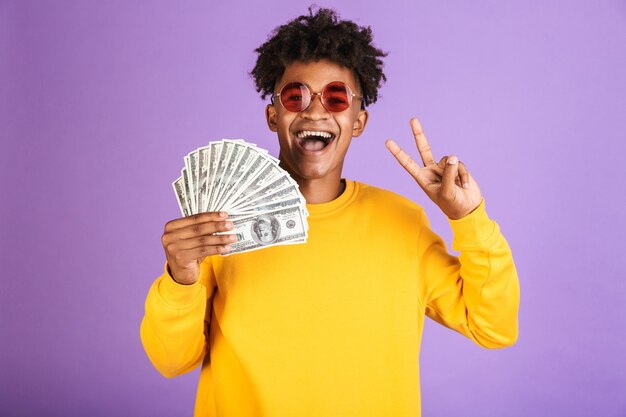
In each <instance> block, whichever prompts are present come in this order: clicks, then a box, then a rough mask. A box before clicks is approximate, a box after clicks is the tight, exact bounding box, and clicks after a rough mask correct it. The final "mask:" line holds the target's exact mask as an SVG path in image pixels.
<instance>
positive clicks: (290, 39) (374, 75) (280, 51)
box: [250, 6, 387, 107]
mask: <svg viewBox="0 0 626 417" xmlns="http://www.w3.org/2000/svg"><path fill="white" fill-rule="evenodd" d="M255 52H257V53H258V58H257V61H256V65H255V66H254V69H253V70H252V71H251V72H250V75H251V77H252V78H253V79H254V82H255V84H256V91H257V92H259V93H261V98H262V99H265V98H266V97H268V96H270V97H271V96H272V95H273V94H274V87H275V84H276V82H277V81H278V79H279V78H280V77H281V76H282V75H283V73H284V72H285V68H286V67H287V66H288V65H289V64H291V63H292V62H294V61H302V62H311V61H313V62H316V61H319V60H321V59H328V60H330V61H332V62H335V63H337V64H339V65H341V66H344V67H346V68H348V69H350V70H352V71H353V72H354V74H355V75H356V77H357V81H358V82H359V83H360V86H361V90H362V96H363V102H362V105H363V107H364V106H367V105H370V104H372V103H375V102H376V100H377V99H378V89H379V88H380V86H381V85H382V83H383V82H385V81H386V80H387V77H385V74H384V73H383V69H382V68H383V61H382V58H384V57H385V56H387V53H386V52H383V51H382V50H380V49H377V48H375V47H374V46H373V45H372V29H371V28H370V27H369V26H368V27H361V26H358V25H357V24H355V23H354V22H351V21H348V20H339V17H338V15H337V13H336V12H335V11H334V10H332V9H325V8H320V9H319V10H317V12H315V13H314V8H313V6H311V7H309V14H308V15H302V16H300V17H297V18H295V19H294V20H292V21H290V22H288V23H287V24H285V25H282V26H279V27H277V28H276V29H274V31H273V32H272V33H271V35H270V37H269V39H268V40H267V41H266V42H265V43H264V44H263V45H261V46H260V47H258V48H257V49H255Z"/></svg>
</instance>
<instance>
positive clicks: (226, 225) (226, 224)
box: [224, 222, 233, 229]
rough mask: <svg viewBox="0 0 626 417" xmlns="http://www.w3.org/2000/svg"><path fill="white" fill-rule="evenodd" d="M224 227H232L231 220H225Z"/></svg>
mask: <svg viewBox="0 0 626 417" xmlns="http://www.w3.org/2000/svg"><path fill="white" fill-rule="evenodd" d="M224 227H225V228H227V229H232V228H233V224H232V222H226V223H224Z"/></svg>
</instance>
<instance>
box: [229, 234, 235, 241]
mask: <svg viewBox="0 0 626 417" xmlns="http://www.w3.org/2000/svg"><path fill="white" fill-rule="evenodd" d="M228 240H230V241H231V242H235V241H236V240H237V236H236V235H230V236H229V237H228Z"/></svg>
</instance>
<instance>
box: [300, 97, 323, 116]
mask: <svg viewBox="0 0 626 417" xmlns="http://www.w3.org/2000/svg"><path fill="white" fill-rule="evenodd" d="M300 115H301V116H302V117H303V118H305V119H308V120H325V119H328V118H329V117H330V112H329V111H328V110H326V107H324V104H322V93H312V94H311V102H310V103H309V107H307V108H306V109H304V110H302V111H301V112H300Z"/></svg>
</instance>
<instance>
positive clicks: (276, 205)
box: [172, 139, 309, 254]
mask: <svg viewBox="0 0 626 417" xmlns="http://www.w3.org/2000/svg"><path fill="white" fill-rule="evenodd" d="M172 185H173V187H174V192H175V193H176V197H177V199H178V205H179V207H180V211H181V213H182V214H183V216H191V215H194V214H197V213H203V212H215V211H225V212H227V213H228V218H229V220H231V221H232V222H233V224H234V226H235V227H234V229H233V230H232V231H231V232H228V233H234V234H236V235H237V242H235V243H233V244H231V247H232V251H231V252H230V253H229V254H233V253H239V252H246V251H251V250H255V249H262V248H266V247H269V246H275V245H288V244H294V243H304V242H306V239H307V230H308V224H307V220H306V218H307V216H308V214H309V213H308V212H307V210H306V201H305V199H304V197H303V196H302V194H300V190H299V188H298V184H297V183H296V182H295V181H294V180H293V178H291V176H290V175H289V174H288V173H287V172H286V171H285V170H284V169H282V168H281V167H279V166H278V160H277V159H276V158H274V157H273V156H271V155H270V154H268V152H267V151H266V150H264V149H261V148H258V147H256V145H254V144H251V143H248V142H245V141H244V140H241V139H235V140H230V139H222V140H221V141H215V142H210V143H209V144H208V145H207V146H205V147H202V148H199V149H196V150H195V151H193V152H191V153H190V154H189V155H187V156H185V167H184V168H183V169H182V170H181V176H180V177H179V178H178V179H177V180H176V181H174V182H173V183H172Z"/></svg>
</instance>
